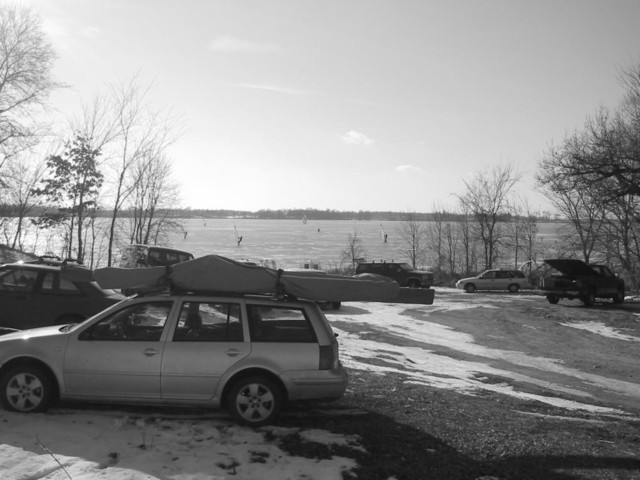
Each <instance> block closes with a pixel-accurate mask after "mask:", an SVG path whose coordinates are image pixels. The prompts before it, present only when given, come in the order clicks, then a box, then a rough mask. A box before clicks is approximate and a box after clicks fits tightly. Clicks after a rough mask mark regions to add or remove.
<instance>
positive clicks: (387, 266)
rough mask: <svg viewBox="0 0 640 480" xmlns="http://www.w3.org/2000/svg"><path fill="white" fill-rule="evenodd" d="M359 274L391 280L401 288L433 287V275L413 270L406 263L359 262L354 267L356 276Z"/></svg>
mask: <svg viewBox="0 0 640 480" xmlns="http://www.w3.org/2000/svg"><path fill="white" fill-rule="evenodd" d="M361 273H376V274H378V275H382V276H384V277H389V278H393V279H394V280H395V281H396V282H398V283H399V284H400V286H401V287H412V288H421V287H422V288H429V287H431V285H433V273H431V272H427V271H424V270H414V269H413V268H412V267H411V265H409V264H408V263H399V262H385V261H380V262H361V263H359V264H358V266H357V267H356V275H359V274H361Z"/></svg>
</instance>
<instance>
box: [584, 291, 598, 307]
mask: <svg viewBox="0 0 640 480" xmlns="http://www.w3.org/2000/svg"><path fill="white" fill-rule="evenodd" d="M582 301H583V303H584V306H585V307H592V306H593V304H594V303H596V292H594V291H593V290H590V291H589V292H587V294H586V295H585V296H584V297H583V298H582Z"/></svg>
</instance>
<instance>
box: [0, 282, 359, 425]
mask: <svg viewBox="0 0 640 480" xmlns="http://www.w3.org/2000/svg"><path fill="white" fill-rule="evenodd" d="M346 385H347V374H346V372H345V370H344V369H343V367H342V365H341V364H340V361H339V358H338V343H337V340H336V337H335V335H334V333H333V331H332V330H331V327H330V325H329V323H328V321H327V319H326V317H325V316H324V314H323V313H322V311H321V310H320V309H319V307H318V306H317V305H316V303H314V302H311V301H297V300H276V299H275V298H273V297H271V296H266V295H223V296H220V295H194V294H185V295H154V296H142V297H134V298H128V299H126V300H123V301H122V302H120V303H118V304H116V305H114V306H112V307H110V308H109V309H107V310H105V311H103V312H101V313H99V314H97V315H95V316H93V317H91V318H89V319H88V320H86V321H84V322H82V323H78V324H72V325H66V326H62V327H60V326H55V327H45V328H38V329H33V330H25V331H23V332H17V333H11V334H8V335H4V336H1V337H0V400H1V402H2V405H3V406H4V408H5V409H7V410H12V411H18V412H25V413H26V412H40V411H43V410H46V409H47V408H48V407H49V406H51V405H52V403H53V402H55V401H56V400H57V399H58V398H62V399H74V400H89V401H98V402H105V403H110V402H120V403H144V404H183V405H184V404H189V405H200V406H211V407H225V408H227V409H228V411H229V413H230V414H231V416H232V417H233V418H234V419H235V420H236V421H237V422H239V423H241V424H244V425H250V426H260V425H265V424H267V423H271V422H273V421H274V420H275V419H276V418H277V417H278V414H279V413H280V411H281V409H282V407H283V405H284V404H285V403H286V402H287V401H296V400H319V399H327V400H328V399H336V398H339V397H340V396H342V395H343V393H344V391H345V389H346Z"/></svg>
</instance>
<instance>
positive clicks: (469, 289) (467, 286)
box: [464, 283, 476, 293]
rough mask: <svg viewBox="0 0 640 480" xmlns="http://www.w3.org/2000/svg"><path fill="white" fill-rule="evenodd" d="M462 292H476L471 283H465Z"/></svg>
mask: <svg viewBox="0 0 640 480" xmlns="http://www.w3.org/2000/svg"><path fill="white" fill-rule="evenodd" d="M464 291H465V292H467V293H473V292H475V291H476V286H475V285H474V284H473V283H467V284H466V285H465V286H464Z"/></svg>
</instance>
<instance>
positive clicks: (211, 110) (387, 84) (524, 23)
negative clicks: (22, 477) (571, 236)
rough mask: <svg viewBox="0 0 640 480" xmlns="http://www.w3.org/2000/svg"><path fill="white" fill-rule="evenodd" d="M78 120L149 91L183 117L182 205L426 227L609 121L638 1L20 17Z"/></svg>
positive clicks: (355, 1)
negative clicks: (38, 27) (48, 48)
mask: <svg viewBox="0 0 640 480" xmlns="http://www.w3.org/2000/svg"><path fill="white" fill-rule="evenodd" d="M22 4H25V5H29V6H32V7H33V8H34V10H35V11H37V12H38V13H39V14H40V16H41V18H42V20H43V25H44V28H45V31H46V32H47V34H48V35H49V38H50V40H51V42H52V43H53V46H54V48H55V50H56V51H57V53H58V55H59V59H58V61H57V63H56V65H55V70H54V74H55V76H56V78H57V79H58V80H59V81H61V82H64V83H65V84H67V85H69V87H68V88H66V89H64V90H62V91H58V92H55V93H54V94H53V95H52V96H51V98H50V100H51V103H52V105H53V106H54V107H55V108H56V109H57V111H58V112H60V113H61V114H65V115H69V114H71V113H72V112H73V111H74V110H75V111H77V109H78V108H79V105H80V103H81V101H84V102H85V103H86V102H90V101H91V100H92V99H93V98H94V97H95V96H96V94H98V93H99V92H103V91H106V86H107V85H109V84H111V85H122V84H125V83H128V82H129V81H130V80H131V79H132V78H134V77H135V76H138V79H139V81H140V82H141V83H142V84H143V85H145V86H149V87H150V90H149V93H148V98H149V100H150V101H151V102H152V103H153V105H154V108H155V109H158V110H163V111H170V112H171V114H172V115H175V116H176V117H179V118H180V120H181V122H182V123H183V125H184V127H185V128H184V130H185V133H184V134H183V135H182V136H181V137H180V139H179V140H178V142H176V144H175V145H173V146H172V147H171V150H170V152H169V153H170V158H171V159H172V161H173V165H174V167H173V171H174V178H175V180H176V181H177V182H178V184H179V185H180V186H181V206H183V207H190V208H193V209H197V208H206V209H235V210H250V211H256V210H260V209H292V208H315V209H323V210H324V209H333V210H356V211H357V210H373V211H388V210H392V211H415V212H429V211H433V210H435V209H440V208H446V209H450V210H453V209H455V208H456V206H457V203H458V202H457V195H460V194H462V193H464V191H465V180H466V181H469V180H471V179H472V178H473V177H474V176H475V175H476V174H477V173H478V172H483V171H488V170H489V169H491V168H494V167H496V166H504V165H509V164H511V165H513V167H514V168H515V170H516V171H517V172H518V173H519V174H520V175H521V181H520V182H519V183H518V184H517V186H516V188H515V189H514V192H513V193H514V195H515V198H516V200H517V201H521V202H526V203H527V204H528V206H529V208H530V209H531V210H533V211H543V210H549V208H550V207H549V203H548V202H547V201H546V199H545V198H544V197H543V196H542V195H541V194H540V193H539V192H537V191H536V190H535V182H534V174H535V172H536V169H537V166H538V162H539V160H540V159H541V158H542V156H543V154H544V152H545V150H547V149H548V148H549V146H550V145H551V144H552V143H553V142H556V143H557V142H559V141H561V140H562V138H563V137H564V136H565V135H566V134H567V133H571V132H573V131H574V130H576V129H581V128H582V126H583V125H584V122H585V120H586V119H587V117H588V116H589V115H592V114H593V113H595V111H596V110H597V109H598V108H599V107H600V106H601V105H606V106H610V107H614V106H615V105H616V104H617V103H618V102H619V101H620V99H621V98H622V95H623V93H624V89H623V86H622V83H621V81H620V72H621V71H622V70H624V69H625V68H628V67H630V66H631V65H635V64H637V63H638V62H640V29H639V28H637V22H638V19H640V2H638V1H637V0H598V1H597V0H563V1H557V0H539V1H535V2H531V1H524V0H523V1H518V0H512V1H507V0H393V1H392V0H351V1H340V0H269V1H260V0H185V1H181V2H179V1H176V0H25V1H23V2H22Z"/></svg>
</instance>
